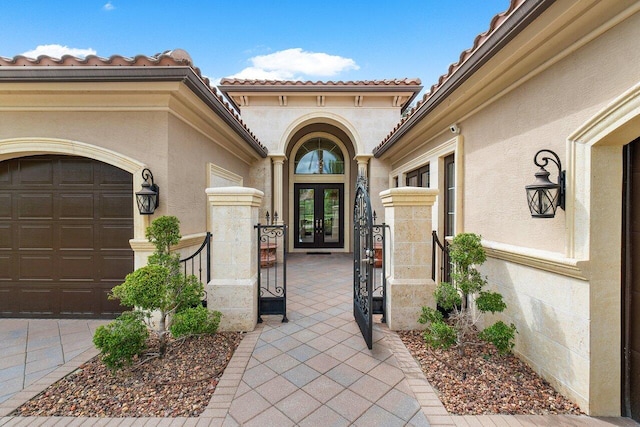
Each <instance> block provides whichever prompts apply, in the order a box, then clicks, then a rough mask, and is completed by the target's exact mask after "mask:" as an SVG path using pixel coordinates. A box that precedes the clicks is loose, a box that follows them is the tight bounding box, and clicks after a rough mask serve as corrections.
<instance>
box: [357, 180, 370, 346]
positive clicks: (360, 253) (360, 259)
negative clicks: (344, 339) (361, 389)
mask: <svg viewBox="0 0 640 427" xmlns="http://www.w3.org/2000/svg"><path fill="white" fill-rule="evenodd" d="M353 229H354V233H353V316H354V317H355V319H356V323H358V326H359V327H360V332H362V336H363V337H364V340H365V342H366V343H367V347H369V349H371V348H373V316H372V315H373V264H374V247H373V218H372V215H371V203H370V199H369V193H368V191H367V179H366V178H365V177H363V176H360V177H358V181H357V183H356V197H355V203H354V207H353Z"/></svg>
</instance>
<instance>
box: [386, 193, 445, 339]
mask: <svg viewBox="0 0 640 427" xmlns="http://www.w3.org/2000/svg"><path fill="white" fill-rule="evenodd" d="M437 194H438V190H436V189H431V188H420V187H399V188H391V189H389V190H385V191H382V192H381V193H380V198H381V199H382V205H383V206H384V209H385V222H386V223H387V224H388V225H389V239H388V240H387V245H388V246H387V251H388V252H387V253H388V254H389V258H388V260H389V278H388V280H387V289H386V291H387V304H386V318H387V325H388V326H389V329H391V330H396V331H397V330H408V329H424V326H423V325H420V324H419V323H418V317H419V316H420V313H421V309H422V306H429V307H432V308H435V306H436V303H435V298H434V297H433V291H434V290H435V287H436V283H435V282H434V281H433V280H431V230H432V224H431V222H432V220H431V209H432V207H433V203H434V202H435V199H436V195H437Z"/></svg>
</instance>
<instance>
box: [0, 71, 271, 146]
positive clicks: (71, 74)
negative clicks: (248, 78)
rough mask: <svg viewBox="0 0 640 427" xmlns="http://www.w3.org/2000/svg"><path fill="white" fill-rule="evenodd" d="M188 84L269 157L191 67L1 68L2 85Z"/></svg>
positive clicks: (237, 131) (209, 105)
mask: <svg viewBox="0 0 640 427" xmlns="http://www.w3.org/2000/svg"><path fill="white" fill-rule="evenodd" d="M143 81H144V82H149V81H152V82H155V81H165V82H166V81H175V82H184V83H185V84H186V85H187V87H188V88H189V89H190V90H191V91H192V92H193V93H194V94H196V95H197V96H198V98H200V99H201V100H202V101H203V102H204V103H205V104H206V105H207V106H208V107H209V108H210V109H211V110H213V111H214V112H215V113H216V114H217V115H218V116H219V117H220V118H221V119H222V120H223V121H224V122H225V123H226V124H227V125H229V126H230V127H231V128H232V129H233V130H234V131H235V132H236V133H237V134H238V135H239V136H240V137H241V138H242V139H243V140H244V141H245V142H247V143H248V144H249V146H251V148H253V150H255V151H256V153H258V155H260V157H262V158H265V157H267V149H266V148H265V147H263V146H262V145H260V144H259V142H258V141H257V140H256V139H255V137H254V136H253V135H252V134H251V132H249V130H247V129H246V128H245V127H244V126H243V125H242V124H241V123H240V122H239V121H238V119H237V118H236V117H235V116H234V115H233V113H232V112H231V111H230V110H229V109H228V108H226V107H225V105H224V104H223V102H222V101H221V100H220V99H219V98H218V97H217V96H216V95H215V94H214V93H213V91H212V89H211V88H209V87H208V86H207V85H206V84H205V83H204V82H203V81H202V80H201V79H200V78H199V77H198V76H197V75H196V74H195V73H194V72H193V70H192V69H191V67H189V66H171V67H136V66H131V67H84V66H83V67H75V66H59V67H58V66H56V67H42V66H33V67H30V66H17V67H13V66H3V67H1V68H0V83H1V82H38V83H42V82H61V83H62V82H143Z"/></svg>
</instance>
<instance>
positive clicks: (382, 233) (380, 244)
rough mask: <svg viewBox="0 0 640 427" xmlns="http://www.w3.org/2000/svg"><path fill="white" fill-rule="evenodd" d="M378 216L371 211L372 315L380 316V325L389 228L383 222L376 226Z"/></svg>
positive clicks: (385, 277)
mask: <svg viewBox="0 0 640 427" xmlns="http://www.w3.org/2000/svg"><path fill="white" fill-rule="evenodd" d="M377 218H378V216H377V214H376V211H373V251H374V259H373V270H374V271H373V309H372V310H373V314H382V319H381V322H382V323H386V322H387V319H386V313H385V310H386V306H387V291H386V289H387V270H386V269H387V262H386V261H387V248H386V244H385V241H386V238H387V229H388V228H389V226H388V225H387V224H385V223H384V222H383V223H382V224H376V220H377Z"/></svg>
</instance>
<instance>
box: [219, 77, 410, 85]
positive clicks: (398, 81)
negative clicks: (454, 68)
mask: <svg viewBox="0 0 640 427" xmlns="http://www.w3.org/2000/svg"><path fill="white" fill-rule="evenodd" d="M421 84H422V82H421V81H420V79H418V78H410V79H409V78H407V79H393V80H349V81H342V80H340V81H324V82H323V81H295V80H247V79H230V78H224V79H222V80H221V81H220V86H274V87H282V86H296V87H300V86H314V87H344V86H358V87H380V86H387V87H389V86H419V85H421Z"/></svg>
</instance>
